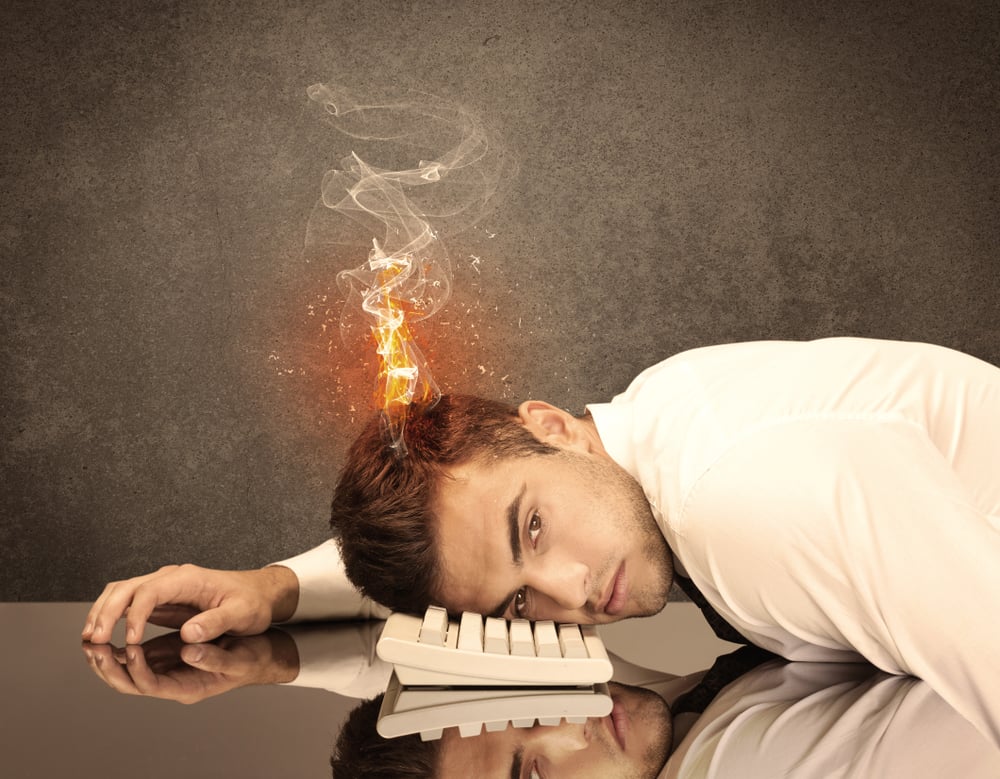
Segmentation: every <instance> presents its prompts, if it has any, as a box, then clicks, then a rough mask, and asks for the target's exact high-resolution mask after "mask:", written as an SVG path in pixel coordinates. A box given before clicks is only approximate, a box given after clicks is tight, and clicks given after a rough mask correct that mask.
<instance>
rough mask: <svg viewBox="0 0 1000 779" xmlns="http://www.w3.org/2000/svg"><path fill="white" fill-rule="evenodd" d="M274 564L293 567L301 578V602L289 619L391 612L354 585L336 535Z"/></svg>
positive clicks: (360, 616)
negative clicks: (342, 557) (341, 557)
mask: <svg viewBox="0 0 1000 779" xmlns="http://www.w3.org/2000/svg"><path fill="white" fill-rule="evenodd" d="M272 565H283V566H284V567H286V568H289V569H291V571H292V573H294V574H295V576H296V577H297V578H298V580H299V602H298V605H297V606H296V607H295V613H294V614H292V617H291V619H290V620H289V621H290V622H303V621H306V620H327V619H385V618H386V617H387V616H389V613H390V612H389V609H387V608H385V607H384V606H382V605H380V604H378V603H376V602H375V601H373V600H372V599H371V598H366V597H365V596H364V595H362V594H361V593H360V592H358V591H357V590H356V589H354V585H353V584H351V582H350V580H349V579H348V578H347V573H346V572H345V571H344V564H343V562H342V561H341V559H340V549H339V548H338V547H337V542H336V541H335V540H333V539H330V540H328V541H325V542H323V543H322V544H320V545H319V546H317V547H315V548H313V549H310V550H309V551H308V552H303V553H302V554H300V555H296V556H295V557H291V558H289V559H287V560H282V561H281V562H277V563H272Z"/></svg>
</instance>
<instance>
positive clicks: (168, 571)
mask: <svg viewBox="0 0 1000 779" xmlns="http://www.w3.org/2000/svg"><path fill="white" fill-rule="evenodd" d="M386 614H388V611H387V610H386V609H384V608H382V607H381V606H378V604H375V603H373V602H372V601H371V600H369V599H368V598H364V597H363V596H361V595H360V594H359V593H358V592H357V591H356V590H355V589H354V588H353V586H351V584H350V582H349V581H348V579H347V575H346V574H345V573H344V569H343V565H342V564H341V560H340V553H339V550H338V549H337V545H336V543H335V542H334V541H332V540H331V541H327V542H325V543H323V544H320V545H319V546H318V547H316V548H314V549H312V550H310V551H308V552H305V553H304V554H301V555H298V556H297V557H293V558H291V559H289V560H285V561H283V562H281V563H276V564H274V565H269V566H266V567H264V568H259V569H256V570H251V571H220V570H214V569H210V568H201V567H199V566H196V565H170V566H166V567H164V568H161V569H160V570H158V571H156V572H154V573H150V574H147V575H145V576H136V577H134V578H132V579H126V580H124V581H118V582H111V583H110V584H108V585H107V586H106V587H105V588H104V592H102V593H101V595H100V597H99V598H98V599H97V601H96V602H95V603H94V605H93V607H91V609H90V612H89V613H88V615H87V619H86V624H85V625H84V629H83V634H82V636H83V638H84V639H85V640H88V641H92V642H94V643H106V642H108V641H110V640H111V633H112V630H113V629H114V626H115V624H116V623H117V622H118V620H119V619H121V618H122V617H125V622H126V632H125V637H126V641H127V642H128V643H138V642H140V641H142V636H143V632H144V630H145V626H146V623H147V622H152V623H153V624H156V625H165V626H167V627H174V628H180V630H181V637H182V638H183V639H184V640H185V641H188V642H200V641H210V640H212V639H213V638H216V637H218V636H220V635H222V634H223V633H231V634H233V635H252V634H254V633H261V632H263V631H264V630H266V629H267V628H268V626H269V625H271V624H272V623H275V622H288V621H302V620H316V619H369V618H373V617H375V618H377V617H384V616H385V615H386Z"/></svg>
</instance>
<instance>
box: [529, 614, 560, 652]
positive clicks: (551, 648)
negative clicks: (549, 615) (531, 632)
mask: <svg viewBox="0 0 1000 779" xmlns="http://www.w3.org/2000/svg"><path fill="white" fill-rule="evenodd" d="M535 654H536V655H537V656H538V657H562V652H560V651H559V638H558V636H556V624H555V622H553V621H552V620H543V621H542V622H536V623H535Z"/></svg>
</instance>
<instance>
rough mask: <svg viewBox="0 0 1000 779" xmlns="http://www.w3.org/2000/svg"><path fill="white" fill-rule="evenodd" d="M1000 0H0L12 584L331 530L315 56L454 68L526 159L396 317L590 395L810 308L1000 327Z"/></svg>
mask: <svg viewBox="0 0 1000 779" xmlns="http://www.w3.org/2000/svg"><path fill="white" fill-rule="evenodd" d="M782 6H784V8H782ZM998 8H1000V6H997V4H995V3H986V2H975V0H968V1H967V2H952V3H945V2H940V3H931V2H925V3H874V4H870V3H867V2H866V3H857V2H848V3H827V2H812V1H811V0H807V1H798V2H786V3H775V2H761V3H753V2H750V3H734V4H731V5H727V4H724V3H703V2H664V3H652V2H649V3H640V2H635V3H603V2H582V3H581V2H544V3H543V2H537V3H532V2H527V0H519V1H517V2H506V3H498V4H489V3H478V2H367V3H356V2H329V1H328V2H283V3H274V2H257V1H256V0H254V1H252V2H195V3H191V2H189V3H181V2H150V3H138V2H134V3H128V2H98V1H95V2H89V3H82V2H81V3H55V2H46V3H27V2H7V3H4V4H3V8H2V10H0V36H2V42H0V44H2V45H0V57H3V96H4V107H5V109H6V110H5V117H4V121H3V130H2V135H0V148H2V159H3V163H2V168H0V171H2V177H3V178H2V190H0V192H2V195H0V197H2V198H3V219H2V220H0V247H2V251H3V258H2V262H3V273H2V277H0V312H2V314H0V315H2V322H3V331H4V332H3V339H2V341H0V344H2V347H0V354H2V370H3V379H4V381H3V429H2V442H3V449H2V465H3V473H2V479H3V483H2V503H0V507H2V508H0V510H2V527H0V598H2V599H4V600H29V599H38V600H48V599H87V598H90V597H92V596H93V595H95V594H96V593H97V592H98V591H99V589H100V586H101V585H102V584H103V582H104V581H106V580H108V579H109V578H117V577H122V576H127V575H131V574H134V573H138V572H142V571H145V570H147V569H150V568H152V567H154V566H157V565H160V564H163V563H167V562H175V561H182V560H191V561H195V562H199V563H202V564H206V565H212V566H227V567H229V566H231V567H237V566H250V565H256V564H260V563H264V562H266V561H269V560H272V559H276V558H278V557H281V556H284V555H287V554H290V553H293V552H296V551H298V550H300V549H303V548H305V547H307V546H309V545H311V544H313V543H314V542H317V541H319V540H321V539H322V538H324V537H325V534H326V533H325V531H326V526H325V514H326V506H327V502H328V500H329V494H330V491H331V486H332V484H333V482H334V480H335V477H336V473H337V470H338V468H339V466H340V463H341V458H342V451H343V449H344V447H345V444H346V443H347V442H348V441H349V440H350V439H351V438H352V437H353V434H354V433H355V432H356V430H357V424H358V422H359V420H360V418H361V417H360V414H361V412H363V411H364V410H365V409H367V408H368V406H369V402H370V401H369V394H370V384H371V381H372V373H371V368H370V366H365V365H364V364H363V358H365V357H367V356H368V355H364V354H362V353H360V352H352V350H351V349H347V348H344V347H341V346H339V345H338V343H337V342H336V341H334V342H333V347H332V351H328V348H330V347H329V342H330V338H329V336H328V334H326V333H324V332H323V331H322V327H321V324H322V322H323V320H324V316H323V310H322V309H323V296H324V295H327V296H328V298H327V300H328V302H334V303H336V300H337V295H338V293H337V291H336V288H335V284H334V275H335V273H336V272H337V271H338V270H342V269H344V268H347V267H353V266H356V265H358V264H360V262H361V261H362V260H363V259H364V258H363V257H353V256H352V257H344V256H336V255H335V254H329V253H325V254H313V255H310V254H306V255H304V254H303V251H302V246H303V236H304V232H305V223H306V220H307V218H308V216H309V213H310V210H311V208H312V206H313V203H314V202H315V200H316V197H317V192H318V187H319V182H320V178H321V176H322V173H323V171H324V170H325V169H326V168H327V167H328V165H329V164H330V163H331V162H332V161H334V160H336V159H339V158H340V157H341V156H343V155H345V154H346V153H348V152H349V151H350V150H351V149H350V146H349V144H347V143H345V141H344V139H343V138H340V137H337V136H335V135H334V134H332V133H331V132H330V130H329V129H328V128H326V127H324V126H323V125H322V124H321V123H319V122H318V121H317V117H316V115H315V114H314V113H313V112H312V111H311V110H310V106H309V104H308V101H307V99H306V97H305V87H306V86H307V85H309V84H311V83H313V82H315V81H324V80H335V81H339V82H341V83H344V84H348V85H351V86H364V85H366V84H388V83H394V84H403V85H408V86H414V87H418V88H423V89H425V90H427V91H431V92H435V93H438V94H441V95H443V96H445V97H448V98H450V99H453V100H457V101H459V102H461V103H463V104H464V105H466V106H467V107H469V108H470V109H472V110H475V111H477V112H478V113H480V114H482V115H483V116H484V117H485V118H486V119H488V120H489V121H491V122H492V123H493V124H494V126H495V127H496V128H497V129H498V130H499V132H500V134H501V135H502V137H503V139H504V141H505V142H506V144H507V146H508V147H509V148H510V150H511V152H512V153H513V154H514V156H516V157H517V159H518V161H519V172H518V173H517V176H516V178H514V179H513V180H512V181H510V182H509V183H510V187H509V190H508V192H507V193H506V194H505V196H504V197H503V198H502V199H500V200H499V201H498V203H497V206H496V210H495V211H494V212H493V214H492V215H491V216H490V217H489V218H487V219H486V220H485V221H484V222H483V223H481V225H480V226H479V228H478V229H475V230H472V231H469V232H467V233H465V234H463V235H460V236H458V237H456V238H454V239H453V240H452V241H451V242H450V243H449V249H450V253H451V257H452V261H453V263H454V265H455V293H454V295H453V297H452V301H451V303H450V305H449V307H448V309H447V310H446V311H444V312H443V313H442V314H440V315H439V316H438V317H437V318H436V319H435V320H432V321H430V322H428V323H427V325H426V327H422V328H421V329H420V331H419V336H420V338H421V341H422V343H423V345H424V347H425V351H426V352H428V354H429V356H430V360H431V363H432V365H433V367H434V369H435V371H436V375H437V378H438V380H439V382H440V383H441V384H442V386H443V387H444V388H446V389H449V390H463V391H474V392H478V393H481V394H486V395H493V396H497V397H506V398H508V399H511V400H516V399H522V398H525V397H528V396H533V397H541V398H545V399H548V400H552V401H554V402H557V403H559V404H561V405H564V406H565V407H567V408H570V409H572V410H574V411H577V410H580V409H581V408H582V406H583V404H584V403H585V402H587V401H591V400H604V399H607V398H609V397H610V396H611V395H613V394H614V393H616V392H618V391H620V390H621V389H623V388H624V387H625V386H626V384H627V383H628V381H629V380H630V379H631V378H632V376H633V375H634V374H635V373H637V372H638V371H639V370H640V369H641V368H643V367H644V366H646V365H647V364H650V363H652V362H654V361H656V360H658V359H660V358H663V357H665V356H667V355H670V354H672V353H674V352H676V351H678V350H681V349H685V348H688V347H693V346H699V345H704V344H709V343H715V342H722V341H733V340H747V339H760V338H795V339H805V338H814V337H819V336H827V335H834V334H852V335H867V336H879V337H889V338H903V339H917V340H927V341H933V342H937V343H941V344H945V345H947V346H952V347H957V348H960V349H963V350H965V351H968V352H970V353H972V354H975V355H977V356H979V357H982V358H984V359H987V360H989V361H991V362H994V363H1000V325H998V319H997V301H998V293H1000V273H998V269H1000V259H998V253H997V248H998V243H1000V241H998V238H1000V224H998V213H997V207H998V187H997V181H998V174H1000V155H998V152H1000V141H998V135H997V127H998V124H1000V122H998V120H1000V87H998V73H997V70H998V62H1000V11H998ZM473 257H479V258H480V259H479V261H478V262H474V261H473V259H472V258H473Z"/></svg>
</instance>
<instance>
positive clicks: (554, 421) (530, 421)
mask: <svg viewBox="0 0 1000 779" xmlns="http://www.w3.org/2000/svg"><path fill="white" fill-rule="evenodd" d="M517 415H518V416H519V417H520V419H521V423H522V424H523V425H524V426H525V427H526V428H528V430H529V431H530V432H531V434H532V435H533V436H535V438H537V439H538V440H539V441H542V442H544V443H546V444H552V445H553V446H558V447H561V448H563V449H572V450H575V451H578V452H590V451H592V449H593V441H592V440H591V439H592V436H591V435H590V431H589V429H588V427H587V426H586V425H585V424H583V423H582V422H581V421H580V420H579V419H577V418H576V417H575V416H573V415H572V414H570V413H569V412H567V411H563V410H562V409H561V408H556V407H555V406H553V405H551V404H550V403H546V402H545V401H544V400H526V401H524V402H523V403H522V404H521V405H520V406H518V407H517Z"/></svg>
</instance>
